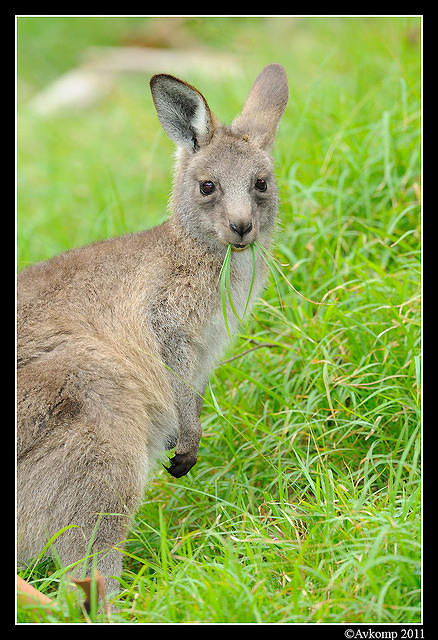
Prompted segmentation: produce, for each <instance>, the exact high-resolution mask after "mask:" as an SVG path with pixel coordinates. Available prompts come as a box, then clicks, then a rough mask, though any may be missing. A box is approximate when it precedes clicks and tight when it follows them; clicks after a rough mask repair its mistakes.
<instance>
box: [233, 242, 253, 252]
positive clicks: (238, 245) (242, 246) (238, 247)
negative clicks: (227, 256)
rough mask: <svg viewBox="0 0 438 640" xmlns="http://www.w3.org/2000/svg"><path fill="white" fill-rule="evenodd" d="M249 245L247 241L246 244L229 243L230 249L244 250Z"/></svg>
mask: <svg viewBox="0 0 438 640" xmlns="http://www.w3.org/2000/svg"><path fill="white" fill-rule="evenodd" d="M248 247H249V243H248V244H233V245H231V250H232V251H245V249H248Z"/></svg>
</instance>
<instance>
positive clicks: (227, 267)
mask: <svg viewBox="0 0 438 640" xmlns="http://www.w3.org/2000/svg"><path fill="white" fill-rule="evenodd" d="M230 262H231V244H229V245H228V247H227V252H226V254H225V258H224V262H223V264H222V268H221V271H220V274H219V278H220V293H221V301H222V315H223V316H224V322H225V328H226V330H227V333H228V335H229V336H230V338H231V331H230V327H229V326H228V319H227V298H226V291H225V289H226V283H227V272H228V273H229V271H230Z"/></svg>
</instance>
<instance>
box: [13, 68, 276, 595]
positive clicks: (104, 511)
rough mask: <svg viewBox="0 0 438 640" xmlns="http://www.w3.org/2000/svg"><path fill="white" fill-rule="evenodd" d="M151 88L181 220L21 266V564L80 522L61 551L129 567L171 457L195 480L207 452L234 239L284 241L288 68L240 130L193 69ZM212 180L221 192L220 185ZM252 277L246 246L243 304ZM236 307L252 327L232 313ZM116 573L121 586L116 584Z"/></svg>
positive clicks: (117, 569) (237, 285)
mask: <svg viewBox="0 0 438 640" xmlns="http://www.w3.org/2000/svg"><path fill="white" fill-rule="evenodd" d="M151 91H152V95H153V99H154V103H155V105H156V108H157V113H158V116H159V118H160V121H161V122H162V124H163V127H164V128H165V130H166V131H167V133H168V134H169V135H170V136H171V137H172V138H173V139H174V140H175V142H176V143H177V145H178V154H177V163H176V172H175V177H174V186H173V193H172V197H171V202H170V208H171V216H170V218H169V220H167V221H166V222H164V223H163V224H161V225H160V226H157V227H155V228H153V229H150V230H148V231H143V232H141V233H136V234H130V235H126V236H123V237H119V238H113V239H110V240H105V241H102V242H97V243H94V244H92V245H89V246H86V247H82V248H79V249H73V250H71V251H67V252H65V253H63V254H60V255H58V256H56V257H54V258H52V259H51V260H49V261H47V262H42V263H37V264H34V265H32V266H30V267H28V268H26V269H24V270H23V271H21V272H20V274H19V276H18V281H17V282H18V285H17V287H18V333H17V342H18V373H17V383H18V384H17V398H18V409H17V416H18V427H17V450H18V463H17V469H18V478H17V508H18V511H17V534H18V558H19V561H21V562H26V561H28V560H29V559H31V558H32V557H33V556H34V555H35V554H37V553H39V552H40V551H41V549H42V548H43V546H44V545H45V544H46V542H47V540H48V539H50V537H51V536H53V535H54V534H55V533H56V532H57V531H59V530H60V529H61V528H63V527H66V526H69V525H74V528H71V529H69V530H68V531H66V532H65V533H63V534H62V535H60V536H59V537H58V538H57V539H56V541H55V542H54V545H53V547H54V549H55V550H56V552H57V553H58V554H59V556H60V559H61V561H62V562H63V563H64V564H65V565H69V564H71V563H74V562H77V561H78V560H80V559H81V558H83V557H84V556H85V555H86V553H87V549H88V545H89V541H90V538H92V540H93V543H92V546H91V551H92V552H93V553H98V556H97V558H98V568H99V570H100V571H101V573H103V574H104V575H105V576H107V577H108V576H116V577H117V576H120V573H121V567H122V564H121V559H122V554H121V553H120V552H119V551H117V550H116V549H114V547H116V546H117V545H121V544H123V540H124V538H125V537H126V534H127V531H128V528H129V526H130V518H131V517H132V515H133V514H134V513H135V510H136V509H137V507H138V505H139V503H140V500H141V497H142V494H143V490H144V486H145V481H146V478H147V476H148V474H150V472H151V470H152V469H153V468H154V465H155V464H156V461H157V460H158V459H159V458H160V456H161V455H162V453H163V451H164V450H165V449H166V448H170V447H172V446H174V445H175V444H176V451H175V456H174V458H173V459H172V461H171V466H170V468H169V472H170V473H171V474H172V475H174V476H175V477H179V476H181V475H184V474H185V473H187V472H188V471H189V470H190V468H191V467H192V466H193V465H194V464H195V462H196V459H197V455H198V446H199V441H200V437H201V425H200V420H199V415H200V411H201V407H202V396H203V394H204V391H205V385H206V382H207V380H208V376H209V374H210V372H211V370H212V368H213V367H214V365H215V363H216V362H217V359H218V358H219V357H220V355H221V353H222V352H223V350H224V348H225V347H226V344H227V341H228V336H227V333H226V329H225V325H224V320H223V317H222V310H221V303H220V294H219V291H218V287H217V282H218V276H219V272H220V268H221V265H222V262H223V259H224V255H225V251H226V246H227V244H228V243H232V244H240V245H242V244H243V245H248V244H249V243H250V242H252V241H253V240H255V239H258V240H259V241H260V242H262V243H263V244H264V245H265V246H267V247H268V246H269V244H270V241H271V235H272V231H273V228H274V222H275V216H276V213H277V206H278V203H277V189H276V185H275V178H274V173H273V165H272V159H271V157H270V155H269V150H270V147H271V146H272V142H273V140H274V137H275V133H276V129H277V126H278V123H279V121H280V119H281V116H282V113H283V111H284V108H285V106H286V102H287V97H288V88H287V79H286V74H285V72H284V70H283V68H282V67H281V66H280V65H277V64H273V65H268V66H267V67H266V68H265V69H264V70H263V71H262V73H261V74H260V75H259V76H258V78H257V80H256V81H255V83H254V85H253V88H252V89H251V91H250V94H249V97H248V100H247V103H246V106H245V107H244V109H243V111H242V114H241V115H240V116H239V117H238V118H237V119H236V120H235V121H234V123H233V124H232V125H231V127H226V126H222V125H221V124H220V123H219V121H218V120H217V119H216V117H215V116H214V115H213V114H212V113H211V112H210V109H209V107H208V105H207V103H206V101H205V99H204V97H203V96H202V95H201V94H200V93H199V92H198V91H197V90H196V89H194V87H191V86H190V85H188V84H186V83H184V82H182V81H181V80H178V79H176V78H173V77H172V76H169V75H165V74H161V75H157V76H154V77H153V78H152V80H151ZM270 96H271V97H272V99H271V97H270ZM248 105H249V106H248ZM257 178H263V179H265V180H266V182H267V185H268V188H267V190H266V191H265V192H264V193H262V192H259V191H257V190H256V189H255V188H254V184H255V180H256V179H257ZM207 180H209V181H212V182H214V184H215V186H216V189H215V191H214V193H213V194H211V195H208V196H205V195H202V193H201V192H200V183H201V182H202V181H207ZM248 221H249V222H251V224H252V229H251V231H250V232H249V233H247V234H246V236H245V237H244V238H238V237H237V236H236V233H235V232H234V231H233V230H232V227H230V224H231V223H232V224H235V225H240V224H247V223H248ZM256 266H257V271H256V281H255V286H254V290H253V294H252V299H254V298H255V297H256V296H257V295H258V294H259V293H260V291H261V289H262V287H263V283H264V279H265V275H266V273H265V272H266V268H265V265H264V264H263V262H262V261H261V260H260V259H257V265H256ZM251 273H252V256H251V251H249V250H247V251H241V252H235V253H234V252H233V254H232V261H231V285H232V297H233V301H234V304H235V306H236V308H237V309H238V311H240V313H242V311H243V309H244V306H245V302H246V299H247V295H248V290H249V284H250V281H251ZM228 319H229V321H230V326H231V327H232V329H233V330H236V328H237V320H236V319H235V318H234V316H233V314H232V313H230V311H229V313H228ZM99 514H101V515H99ZM108 584H109V587H110V590H111V588H117V581H116V580H112V581H110V582H109V583H108Z"/></svg>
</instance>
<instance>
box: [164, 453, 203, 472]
mask: <svg viewBox="0 0 438 640" xmlns="http://www.w3.org/2000/svg"><path fill="white" fill-rule="evenodd" d="M169 462H170V466H169V467H166V466H165V465H164V464H163V467H164V468H165V469H166V471H167V472H168V473H170V475H171V476H173V477H174V478H181V476H185V475H186V473H188V472H189V471H190V469H191V468H192V467H193V465H194V464H195V463H196V458H195V457H194V456H192V455H190V454H188V453H177V454H176V455H174V456H173V458H170V459H169Z"/></svg>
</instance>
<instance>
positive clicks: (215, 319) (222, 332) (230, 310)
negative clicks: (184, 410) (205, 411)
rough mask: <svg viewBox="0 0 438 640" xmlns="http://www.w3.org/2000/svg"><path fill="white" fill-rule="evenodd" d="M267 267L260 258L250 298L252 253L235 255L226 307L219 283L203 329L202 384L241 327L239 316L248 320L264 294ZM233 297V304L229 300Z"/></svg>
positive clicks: (226, 290)
mask: <svg viewBox="0 0 438 640" xmlns="http://www.w3.org/2000/svg"><path fill="white" fill-rule="evenodd" d="M257 258H258V257H257ZM263 267H264V265H263V264H261V261H260V259H256V264H255V274H254V283H253V287H252V291H251V296H250V298H249V294H250V290H251V282H252V278H253V270H254V269H253V268H254V265H253V258H252V253H251V251H250V250H247V251H244V252H240V253H233V254H232V271H231V277H230V291H228V289H227V288H225V299H226V302H225V308H224V306H223V301H222V296H221V292H220V286H219V285H218V286H217V290H216V291H215V292H214V293H213V295H215V296H216V304H215V305H214V310H213V312H212V314H211V315H210V316H209V317H208V319H207V320H206V322H205V324H204V326H203V330H202V335H201V343H200V349H199V354H198V355H199V361H198V372H199V375H197V376H196V378H197V381H198V380H199V384H200V385H201V386H202V384H203V383H205V380H206V379H207V378H208V376H209V374H210V373H211V371H212V369H213V368H214V366H215V365H216V364H217V362H218V360H219V359H220V357H221V356H222V355H223V353H224V351H225V350H226V348H227V346H228V345H229V343H230V335H229V333H230V334H231V336H234V335H235V334H236V333H237V331H238V330H239V326H241V322H240V320H239V318H240V319H241V320H243V321H246V320H247V318H248V315H249V313H250V310H251V307H252V305H253V304H254V300H255V299H256V298H257V296H258V295H259V294H260V292H261V290H262V288H263V285H264V281H265V271H266V270H265V269H264V268H263ZM230 297H231V301H232V304H231V302H230V299H229V298H230ZM245 308H246V313H245ZM235 312H236V313H235ZM236 314H237V316H239V318H237V317H236ZM227 325H228V329H229V333H228V330H227ZM197 381H195V384H196V382H197Z"/></svg>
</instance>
